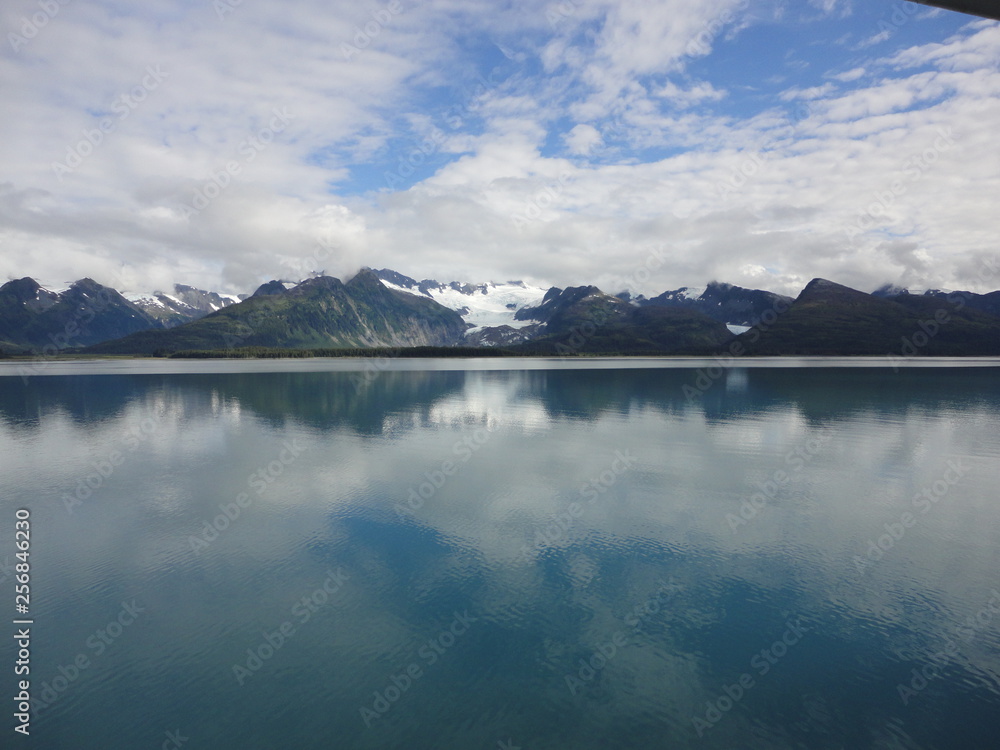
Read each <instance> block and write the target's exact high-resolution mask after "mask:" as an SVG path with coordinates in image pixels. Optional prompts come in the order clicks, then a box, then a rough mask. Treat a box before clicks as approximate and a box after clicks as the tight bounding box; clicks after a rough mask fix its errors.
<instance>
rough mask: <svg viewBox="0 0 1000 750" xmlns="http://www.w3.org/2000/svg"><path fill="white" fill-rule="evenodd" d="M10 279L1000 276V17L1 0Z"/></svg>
mask: <svg viewBox="0 0 1000 750" xmlns="http://www.w3.org/2000/svg"><path fill="white" fill-rule="evenodd" d="M0 30H2V35H3V38H2V39H0V50H2V51H0V91H2V92H3V99H4V102H5V108H4V109H5V111H6V112H7V115H6V116H5V117H4V118H2V121H0V156H2V158H0V280H6V279H11V278H21V277H23V276H31V277H33V278H36V279H38V280H39V281H41V282H42V283H44V284H47V285H49V286H52V287H58V286H60V285H62V286H65V285H68V283H69V282H71V281H73V280H75V279H78V278H81V277H85V276H88V277H91V278H93V279H95V280H96V281H98V282H100V283H103V284H107V285H109V286H113V287H115V288H117V289H120V290H123V291H124V290H127V291H153V290H168V289H169V288H170V287H172V285H173V284H174V283H175V282H179V283H184V284H191V285H193V286H196V287H199V288H203V289H210V290H215V291H220V292H231V293H241V292H243V293H245V292H248V291H252V290H253V289H254V288H255V287H256V286H257V285H258V284H260V283H262V282H263V281H267V280H269V279H273V278H278V279H283V280H289V281H297V280H300V279H303V278H306V277H307V276H308V275H310V273H314V272H325V273H327V274H329V275H333V276H338V277H340V278H342V279H346V278H349V277H350V276H352V275H353V274H354V273H355V272H357V270H358V269H359V268H361V267H362V266H369V267H373V268H392V269H394V270H396V271H399V272H401V273H404V274H406V275H409V276H412V277H415V278H417V279H422V278H435V279H438V280H440V281H451V280H458V281H466V282H484V281H488V280H496V281H502V280H508V279H523V280H525V281H526V282H530V283H533V284H539V285H541V286H549V285H555V286H560V287H565V286H575V285H581V284H595V285H597V286H599V287H601V288H602V289H604V290H605V291H609V292H612V293H617V292H619V291H622V290H625V289H628V290H630V291H633V292H634V293H643V294H647V295H653V294H658V293H660V292H662V291H664V290H668V289H676V288H678V287H681V286H703V285H704V284H706V283H707V282H709V281H712V280H718V281H726V282H729V283H733V284H738V285H741V286H747V287H752V288H758V289H768V290H771V291H775V292H779V293H785V294H792V295H794V294H797V293H798V292H799V291H800V290H801V289H802V287H803V286H804V285H805V284H806V283H808V281H809V280H810V279H812V278H815V277H822V278H827V279H830V280H833V281H837V282H839V283H842V284H846V285H848V286H852V287H854V288H857V289H862V290H864V291H871V290H873V289H875V288H876V287H878V286H881V285H882V284H884V283H893V284H898V285H901V286H905V287H908V288H910V289H926V288H942V289H969V290H971V291H978V292H986V291H991V290H994V289H1000V261H998V260H997V258H998V252H1000V251H998V243H997V235H998V232H997V230H998V228H1000V211H998V208H997V203H998V201H997V199H998V198H1000V142H998V139H997V135H996V133H997V132H998V126H1000V24H998V23H997V22H995V21H987V20H982V19H976V18H974V17H971V16H966V15H962V14H958V13H954V12H951V11H944V10H940V9H933V8H929V7H926V6H923V5H917V4H914V3H910V2H901V1H892V2H890V0H795V1H794V2H793V1H791V0H700V1H698V2H695V0H656V1H655V2H643V1H641V0H634V1H625V0H619V1H617V2H611V1H608V0H555V1H546V0H421V2H415V1H414V0H388V1H383V0H376V1H375V2H365V1H364V0H361V1H359V2H358V1H352V2H328V1H327V0H297V1H293V2H286V3H278V2H273V1H272V2H265V0H145V1H144V2H142V3H135V2H115V1H111V0H88V1H84V0H61V1H60V0H5V2H4V3H3V6H2V9H0Z"/></svg>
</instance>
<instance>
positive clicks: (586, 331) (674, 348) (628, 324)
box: [517, 286, 732, 354]
mask: <svg viewBox="0 0 1000 750" xmlns="http://www.w3.org/2000/svg"><path fill="white" fill-rule="evenodd" d="M517 317H518V318H519V319H521V320H537V321H539V323H540V326H539V328H538V329H537V332H535V333H534V336H533V338H532V339H531V340H530V341H527V342H525V343H524V344H523V345H522V348H523V349H525V350H526V351H532V352H552V353H556V354H570V353H577V352H579V353H598V352H630V353H631V352H650V353H671V352H677V353H681V352H684V353H690V352H704V351H711V350H712V349H714V348H716V347H718V346H720V345H722V344H723V343H725V342H726V341H728V340H730V339H731V338H732V334H731V333H730V332H729V330H728V329H727V328H726V326H725V325H724V324H723V323H720V322H718V321H715V320H712V319H711V318H709V317H707V316H706V315H703V314H702V313H700V312H697V311H694V310H684V309H672V308H664V307H657V306H648V307H635V306H634V305H631V304H629V303H628V302H625V301H624V300H621V299H619V298H618V297H613V296H611V295H609V294H605V293H604V292H602V291H601V290H600V289H598V288H597V287H594V286H586V287H569V288H568V289H563V290H560V289H557V288H552V289H550V290H549V291H548V293H547V294H546V295H545V298H544V299H543V300H542V304H541V305H539V306H538V307H534V308H524V309H522V310H518V312H517Z"/></svg>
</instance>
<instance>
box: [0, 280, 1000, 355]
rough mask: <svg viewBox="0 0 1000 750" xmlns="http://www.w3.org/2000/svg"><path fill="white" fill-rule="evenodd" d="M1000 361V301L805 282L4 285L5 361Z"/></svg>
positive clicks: (0, 323)
mask: <svg viewBox="0 0 1000 750" xmlns="http://www.w3.org/2000/svg"><path fill="white" fill-rule="evenodd" d="M735 344H738V346H739V348H740V351H741V352H745V353H748V354H759V355H780V354H799V355H801V354H841V355H865V354H869V355H891V354H899V355H901V356H910V355H912V354H915V353H920V354H924V355H990V354H1000V292H991V293H989V294H984V295H980V294H974V293H972V292H944V291H940V290H929V291H927V292H924V293H922V294H910V293H909V292H908V291H907V290H905V289H900V288H896V287H892V286H890V285H886V286H884V287H882V288H880V289H878V290H876V291H875V292H873V293H871V294H866V293H864V292H860V291H857V290H854V289H850V288H848V287H845V286H842V285H839V284H835V283H833V282H830V281H826V280H823V279H814V280H813V281H812V282H810V283H809V284H808V285H807V286H806V287H805V289H803V291H802V292H801V293H800V294H799V296H798V297H797V298H794V299H793V298H791V297H786V296H783V295H779V294H774V293H772V292H768V291H764V290H758V289H745V288H742V287H739V286H734V285H731V284H725V283H719V282H712V283H711V284H709V285H708V286H707V287H705V288H703V289H692V288H689V287H681V288H679V289H675V290H669V291H665V292H663V293H662V294H659V295H657V296H654V297H648V298H647V297H644V296H642V295H638V296H634V295H632V294H630V293H628V292H620V293H618V294H609V293H607V292H605V291H602V290H601V289H599V288H597V287H595V286H579V287H568V288H565V289H561V288H558V287H551V288H549V289H545V288H542V287H537V286H532V285H530V284H526V283H524V282H522V281H507V282H488V283H480V284H468V283H461V282H454V281H453V282H447V283H442V282H438V281H435V280H431V279H425V280H423V281H417V280H415V279H413V278H411V277H408V276H405V275H403V274H400V273H398V272H396V271H393V270H391V269H382V270H374V269H370V268H364V269H362V270H361V271H360V272H359V273H358V274H356V275H355V276H354V277H353V278H351V279H350V280H349V281H347V282H346V283H344V282H342V281H341V280H340V279H336V278H333V277H330V276H323V275H315V276H313V277H311V278H308V279H306V280H304V281H301V282H298V283H295V282H288V281H279V280H272V281H269V282H267V283H265V284H262V285H261V286H260V287H258V288H257V290H255V291H254V292H253V294H251V295H240V296H233V295H224V294H218V293H216V292H210V291H204V290H200V289H196V288H194V287H190V286H184V285H180V284H178V285H175V287H174V289H173V290H172V292H171V293H163V292H154V293H150V294H136V293H130V292H126V293H124V294H122V293H119V292H118V291H116V290H114V289H111V288H110V287H105V286H102V285H100V284H98V283H96V282H94V281H93V280H91V279H81V280H80V281H77V282H75V283H74V284H72V285H71V286H69V287H68V288H67V289H65V290H63V291H52V290H49V289H46V288H45V287H43V286H41V285H40V284H39V283H37V282H36V281H35V280H33V279H30V278H23V279H17V280H12V281H9V282H7V283H6V284H4V285H3V286H0V352H2V353H6V354H8V355H9V354H27V353H36V354H37V353H43V354H54V353H57V352H72V351H79V352H86V353H93V354H136V355H166V354H172V353H176V352H190V351H192V350H197V351H212V352H225V351H228V352H232V351H233V350H236V349H245V348H248V347H254V348H259V347H265V348H281V349H350V348H402V347H413V346H434V347H499V348H502V349H504V350H511V351H513V352H521V353H530V354H557V355H558V354H608V353H628V354H639V353H649V354H699V355H708V354H713V353H718V352H724V351H731V350H732V349H733V346H734V345H735Z"/></svg>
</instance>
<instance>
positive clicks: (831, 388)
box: [0, 362, 1000, 750]
mask: <svg viewBox="0 0 1000 750" xmlns="http://www.w3.org/2000/svg"><path fill="white" fill-rule="evenodd" d="M317 366H318V365H317V363H308V362H306V363H301V364H300V365H298V368H299V371H294V370H295V368H294V367H290V366H289V365H287V364H284V365H282V367H284V368H285V370H286V371H279V372H251V371H250V367H251V366H245V367H246V370H245V371H240V366H233V365H232V364H229V365H227V367H230V368H231V369H235V370H236V371H231V372H214V373H213V372H207V371H202V372H196V373H191V374H175V373H161V374H152V373H147V372H143V371H142V370H141V369H139V368H138V367H133V366H131V365H129V364H127V363H124V364H123V363H117V364H114V365H111V366H110V367H111V368H112V370H113V372H112V374H78V375H75V376H74V375H47V376H44V377H42V376H33V377H31V378H29V379H28V380H27V382H24V380H22V378H20V377H0V513H2V523H0V531H2V536H3V538H2V539H0V561H3V562H4V563H5V567H4V569H3V571H2V572H0V578H2V579H3V580H2V583H0V592H2V594H0V596H2V598H3V601H4V602H5V604H4V608H5V610H6V612H7V613H8V615H6V616H7V617H8V626H7V627H8V628H10V631H14V630H15V626H14V625H11V624H9V623H10V620H12V619H13V598H14V592H13V583H14V582H13V571H11V570H10V568H9V566H10V565H11V564H12V563H14V562H15V559H14V554H15V551H16V550H15V547H14V543H13V536H14V534H13V521H14V513H15V509H17V508H22V507H26V508H30V510H31V523H32V549H31V558H30V559H31V564H32V567H31V571H32V607H31V616H32V617H33V618H34V625H33V626H32V642H31V683H32V688H31V689H32V695H33V698H35V699H36V705H35V716H34V720H33V722H32V725H31V733H32V741H31V742H30V743H25V742H20V741H19V740H21V739H22V738H20V737H19V736H18V735H16V734H14V733H13V731H12V726H13V723H14V722H13V719H12V718H11V716H10V714H11V711H10V704H11V703H12V701H10V700H9V699H10V697H11V696H13V695H14V693H15V689H14V682H13V674H12V672H13V670H12V665H13V664H14V662H15V660H16V658H17V657H16V654H15V651H14V648H13V645H12V639H11V638H10V637H9V635H8V637H6V638H4V639H3V640H2V642H0V674H2V675H3V678H2V688H3V691H4V692H3V695H4V696H5V698H7V703H8V711H7V714H6V715H7V718H6V719H5V721H4V729H3V733H4V734H3V737H4V739H3V740H2V742H0V745H2V746H3V747H15V746H18V747H19V746H31V747H37V748H72V750H87V749H89V748H100V750H108V748H128V749H130V750H131V749H132V748H151V749H154V748H161V747H184V748H185V749H190V750H193V749H194V748H407V749H412V748H447V749H450V748H456V749H461V750H465V749H474V748H482V749H483V750H496V749H497V748H522V749H523V750H541V749H542V748H727V749H728V748H831V749H834V748H836V749H839V748H992V747H996V741H997V737H998V736H1000V502H998V497H997V487H998V485H1000V369H996V368H983V367H981V368H941V367H937V368H913V369H904V370H901V371H899V372H893V370H892V369H884V368H883V369H879V368H871V367H869V368H839V369H834V368H827V367H813V368H798V369H775V368H741V369H734V370H731V371H729V372H728V373H726V374H724V375H722V376H720V377H718V378H716V379H714V380H711V382H709V383H708V384H707V385H708V387H707V388H700V387H698V386H697V385H696V375H697V373H696V372H695V370H693V369H684V368H675V369H641V368H639V369H614V368H611V367H606V369H566V368H561V367H559V366H557V365H551V364H550V365H547V368H548V369H545V368H541V369H534V370H513V369H512V370H506V371H476V370H464V371H463V370H455V369H443V368H445V367H454V364H450V365H449V364H445V363H430V364H420V363H409V364H407V365H405V366H402V365H401V367H404V369H400V370H397V371H389V370H386V371H382V370H378V371H371V372H370V373H369V375H368V376H363V375H359V374H358V373H357V372H349V371H340V372H322V371H313V370H314V369H315V368H316V367H317ZM336 366H337V367H341V368H343V367H349V366H351V365H344V364H343V363H338V364H337V365H336ZM531 366H532V367H537V366H538V365H537V363H533V364H532V365H531ZM87 367H88V368H89V370H88V371H90V372H95V373H96V372H100V371H101V367H100V366H94V365H89V366H87ZM438 367H440V368H442V369H437V368H438ZM405 368H409V370H407V369H405ZM289 370H290V371H289ZM70 371H72V370H70ZM81 371H83V370H81ZM702 385H705V381H702ZM685 386H688V388H687V389H685ZM692 387H694V388H695V389H696V390H698V391H699V393H698V394H696V395H694V396H692V397H691V398H687V397H685V393H688V394H690V393H691V388H692ZM12 738H13V739H12ZM171 743H172V744H171Z"/></svg>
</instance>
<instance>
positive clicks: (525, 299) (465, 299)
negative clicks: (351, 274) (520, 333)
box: [379, 272, 547, 333]
mask: <svg viewBox="0 0 1000 750" xmlns="http://www.w3.org/2000/svg"><path fill="white" fill-rule="evenodd" d="M379 274H380V279H381V281H382V283H383V284H384V285H385V286H387V287H388V288H389V289H395V290H397V291H400V292H406V293H408V294H414V295H417V296H421V297H430V298H431V299H432V300H434V301H435V302H437V303H438V304H439V305H442V306H444V307H447V308H448V309H449V310H454V311H455V312H457V313H458V314H459V315H461V316H462V318H463V319H464V320H465V322H466V323H471V324H472V329H471V330H470V331H468V333H474V332H476V331H481V330H482V329H484V328H493V327H496V326H504V325H506V326H510V327H511V328H523V327H525V326H529V325H532V322H533V321H530V320H515V319H514V313H515V312H517V311H518V310H520V309H521V308H522V307H534V306H535V305H538V304H539V303H541V301H542V297H544V296H545V292H546V291H547V290H546V289H542V288H541V287H533V286H528V285H527V284H525V283H524V282H521V281H507V282H502V283H496V282H492V281H491V282H488V283H486V284H479V285H472V284H461V283H458V282H452V283H450V284H440V283H438V282H434V281H422V282H420V283H419V284H418V283H417V282H415V281H414V282H413V285H412V286H411V285H409V284H408V282H410V281H412V280H411V279H409V278H408V277H404V276H402V275H400V274H397V275H395V276H394V277H393V278H395V279H396V281H397V282H398V281H403V282H404V284H406V285H405V286H404V285H403V284H400V283H394V282H392V281H388V280H387V279H386V278H384V276H387V275H389V274H387V273H384V272H379Z"/></svg>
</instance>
